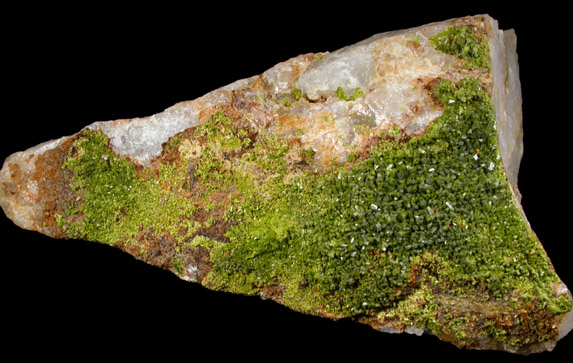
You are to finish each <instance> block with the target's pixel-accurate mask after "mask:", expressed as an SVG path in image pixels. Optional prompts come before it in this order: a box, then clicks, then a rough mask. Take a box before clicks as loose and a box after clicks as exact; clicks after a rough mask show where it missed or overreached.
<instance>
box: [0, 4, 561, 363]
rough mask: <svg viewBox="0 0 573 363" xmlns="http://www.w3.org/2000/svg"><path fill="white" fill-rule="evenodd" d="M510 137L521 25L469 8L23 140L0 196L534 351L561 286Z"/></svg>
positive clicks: (464, 338) (555, 325) (267, 293)
mask: <svg viewBox="0 0 573 363" xmlns="http://www.w3.org/2000/svg"><path fill="white" fill-rule="evenodd" d="M521 135H522V126H521V90H520V82H519V77H518V64H517V54H516V36H515V33H514V32H513V31H512V30H509V31H502V30H499V29H498V25H497V22H496V21H495V20H494V19H492V18H491V17H489V16H487V15H482V16H473V17H465V18H459V19H452V20H448V21H444V22H440V23H434V24H429V25H425V26H421V27H418V28H414V29H409V30H403V31H396V32H390V33H384V34H379V35H375V36H373V37H371V38H369V39H366V40H364V41H362V42H360V43H357V44H354V45H352V46H348V47H345V48H343V49H340V50H338V51H334V52H332V53H317V54H304V55H299V56H297V57H294V58H292V59H289V60H287V61H285V62H284V63H280V64H277V65H276V66H274V67H273V68H271V69H269V70H268V71H266V72H264V73H263V74H261V75H259V76H254V77H251V78H247V79H242V80H239V81H237V82H235V83H232V84H230V85H228V86H226V87H223V88H220V89H217V90H214V91H212V92H210V93H208V94H206V95H204V96H203V97H200V98H198V99H196V100H193V101H187V102H181V103H178V104H176V105H174V106H173V107H171V108H168V109H166V110H165V111H163V112H161V113H159V114H156V115H153V116H150V117H143V118H134V119H129V120H116V121H108V122H96V123H94V124H92V125H89V126H87V127H86V128H84V129H83V130H81V131H80V132H78V133H76V134H74V135H71V136H67V137H62V138H61V139H59V140H54V141H49V142H47V143H44V144H41V145H38V146H36V147H33V148H31V149H29V150H26V151H23V152H17V153H15V154H13V155H11V156H10V157H8V158H7V160H6V161H5V162H4V165H3V169H2V171H1V172H0V203H1V205H2V208H3V210H4V212H5V214H6V216H7V217H8V218H10V219H12V220H13V221H14V223H15V224H17V225H18V226H20V227H22V228H25V229H29V230H34V231H38V232H40V233H43V234H46V235H48V236H52V237H55V238H72V239H84V240H89V241H97V242H101V243H104V244H108V245H110V246H115V247H117V248H120V249H122V250H123V251H125V252H127V253H130V254H132V255H133V256H135V257H136V258H138V259H140V260H143V261H145V262H147V263H149V264H152V265H156V266H159V267H161V268H165V269H168V270H170V271H172V272H173V273H175V274H177V275H178V276H180V277H181V278H182V279H184V280H187V281H193V282H197V283H200V284H202V285H203V286H205V287H207V288H210V289H215V290H221V291H227V292H231V293H237V294H246V295H259V296H262V297H264V298H268V299H272V300H274V301H276V302H278V303H280V304H283V305H285V306H287V307H289V308H291V309H293V310H295V311H298V312H301V313H306V314H313V315H319V316H323V317H327V318H332V319H340V318H352V319H355V320H356V321H358V322H361V323H364V324H368V325H370V326H372V327H373V328H375V329H377V330H380V331H384V332H391V333H401V332H406V333H413V334H422V333H424V332H425V333H429V334H433V335H436V336H437V337H439V338H440V339H442V340H444V341H448V342H451V343H453V344H455V345H456V346H458V347H462V348H468V349H500V350H506V351H510V352H516V353H520V354H528V353H532V352H538V351H543V350H551V349H553V347H554V346H555V344H556V342H557V341H558V340H559V339H560V338H561V337H563V336H564V335H565V334H567V333H568V331H569V330H570V329H571V325H572V318H571V308H572V300H571V293H570V292H569V290H568V289H567V287H566V286H565V285H564V284H563V283H562V282H561V280H560V279H559V277H558V276H557V274H556V272H555V271H554V268H553V266H552V264H551V262H550V260H549V259H548V257H547V255H546V253H545V251H544V249H543V247H542V245H541V244H540V242H539V241H538V239H537V237H536V235H535V234H534V232H533V231H532V230H531V228H530V226H529V224H528V222H527V220H526V217H525V215H524V214H523V211H522V209H521V205H520V194H519V191H518V189H517V173H518V168H519V163H520V160H521V155H522V140H521ZM381 339H383V337H381Z"/></svg>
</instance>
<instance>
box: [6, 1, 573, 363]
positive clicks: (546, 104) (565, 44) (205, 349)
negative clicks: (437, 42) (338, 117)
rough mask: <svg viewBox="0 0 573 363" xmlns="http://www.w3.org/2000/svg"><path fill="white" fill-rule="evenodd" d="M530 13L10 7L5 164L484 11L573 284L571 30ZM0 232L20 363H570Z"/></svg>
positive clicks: (539, 214) (10, 344)
mask: <svg viewBox="0 0 573 363" xmlns="http://www.w3.org/2000/svg"><path fill="white" fill-rule="evenodd" d="M520 4H521V5H519V7H518V8H506V6H503V5H501V4H495V5H485V4H481V5H475V6H469V5H458V6H451V5H448V4H446V3H444V2H440V3H435V4H430V5H426V6H420V5H412V4H407V5H406V4H404V5H401V4H393V5H392V6H388V5H385V4H384V3H383V2H379V3H375V5H371V4H368V3H366V2H356V3H351V2H341V3H339V4H337V5H335V4H334V3H333V2H325V3H322V4H321V3H318V4H316V5H313V6H312V8H311V7H309V4H306V3H304V2H298V3H294V2H284V3H282V4H278V5H273V6H272V7H271V6H269V5H268V4H265V3H263V4H262V5H260V6H246V5H242V4H241V5H237V4H235V5H231V6H229V5H223V4H221V3H217V4H206V6H205V4H201V5H199V3H198V4H197V5H187V6H185V7H180V6H175V5H174V6H171V7H169V6H162V7H161V8H160V9H159V8H157V7H156V6H155V5H141V4H137V5H132V6H129V7H123V6H118V5H115V6H104V5H102V4H101V3H98V4H93V5H83V6H82V7H81V8H79V7H74V6H65V7H64V6H61V7H54V6H51V5H50V6H42V7H36V6H32V5H30V6H29V7H27V6H20V7H18V8H4V9H3V10H4V11H3V14H2V17H3V25H2V48H1V49H2V53H1V54H2V57H1V58H2V61H3V62H4V66H3V68H2V69H3V72H2V88H3V91H4V96H2V98H1V104H2V108H1V109H2V116H0V117H2V121H3V122H2V136H3V137H2V142H1V143H0V160H4V158H5V157H7V156H8V155H10V154H11V153H13V152H16V151H20V150H25V149H27V148H28V147H31V146H34V145H37V144H38V143H40V142H43V141H47V140H49V139H55V138H59V137H60V136H63V135H70V134H73V133H75V132H77V131H79V130H80V129H81V128H82V127H84V126H86V125H88V124H91V123H92V122H95V121H105V120H113V119H119V118H133V117H140V116H148V115H151V114H154V113H157V112H160V111H162V110H164V109H165V108H167V107H169V106H171V105H173V104H175V103H176V102H179V101H184V100H191V99H194V98H196V97H199V96H201V95H203V94H205V93H207V92H209V91H211V90H213V89H215V88H218V87H220V86H224V85H226V84H229V83H231V82H233V81H235V80H238V79H241V78H246V77H250V76H252V75H257V74H260V73H262V72H263V71H265V70H266V69H268V68H270V67H272V66H273V65H275V64H276V63H278V62H281V61H284V60H287V59H288V58H290V57H294V56H297V55H299V54H302V53H309V52H319V51H333V50H336V49H338V48H341V47H343V46H345V45H349V44H352V43H355V42H358V41H360V40H362V39H365V38H367V37H369V36H371V35H373V34H376V33H380V32H384V31H389V30H397V29H403V28H409V27H413V26H418V25H422V24H425V23H428V22H433V21H441V20H445V19H449V18H453V17H459V16H464V15H475V14H483V13H488V14H490V15H492V16H493V17H494V18H496V19H497V20H498V21H499V24H500V27H501V28H502V29H509V28H513V29H515V30H516V32H517V36H518V54H519V62H520V76H521V83H522V92H523V100H524V104H523V112H524V130H525V131H524V143H525V154H524V157H523V161H522V164H521V169H520V179H519V187H520V191H521V193H522V195H523V201H522V202H523V207H524V210H525V212H526V214H527V216H528V218H529V221H530V223H531V225H532V227H533V229H534V231H536V233H537V234H538V236H539V238H540V240H541V241H542V242H543V244H544V246H545V248H546V250H547V252H548V254H549V256H550V258H551V260H552V261H553V263H554V265H555V268H556V270H557V272H558V273H559V275H560V276H561V277H562V279H563V281H564V282H565V283H566V284H567V285H568V286H573V274H572V268H571V262H570V253H569V249H570V244H571V237H570V224H571V222H570V218H567V217H570V215H571V213H570V210H566V211H565V210H562V209H560V208H561V207H562V206H563V205H569V203H570V202H571V200H570V198H569V194H568V192H569V187H570V180H569V178H568V174H567V172H568V169H569V165H570V161H569V159H568V155H569V148H570V146H571V143H570V141H569V138H570V135H569V133H568V124H569V123H570V122H571V116H570V114H571V113H570V111H569V109H570V104H571V101H570V94H571V91H570V90H569V89H568V88H569V87H570V86H569V85H568V84H569V82H570V81H569V78H570V76H571V75H570V71H569V68H570V67H571V66H570V59H571V57H570V56H569V55H567V54H566V51H567V50H568V49H569V48H570V47H571V39H570V38H571V36H570V35H569V34H568V33H567V31H566V30H567V26H568V20H567V19H565V15H563V16H562V15H560V14H563V12H564V9H560V8H558V7H555V6H553V5H552V4H550V3H549V2H545V3H543V4H545V6H544V5H543V4H542V5H541V8H537V9H529V8H527V7H528V6H529V5H525V2H521V3H520ZM197 6H199V7H197ZM201 6H204V7H201ZM537 6H540V5H539V4H538V5H537ZM566 128H567V129H566ZM0 223H1V232H2V234H1V237H0V241H1V245H0V246H1V247H0V248H1V249H0V251H1V252H0V258H1V260H2V275H1V276H2V280H1V283H2V285H1V290H0V294H1V295H0V296H1V299H2V303H3V308H2V312H3V313H2V314H1V319H2V321H1V325H0V329H2V332H3V333H4V336H5V337H8V338H7V339H6V338H3V339H2V340H1V343H0V344H1V346H2V348H3V349H6V350H7V351H11V352H15V353H17V354H19V356H21V357H28V356H30V355H32V354H39V355H41V356H43V357H62V356H75V357H79V358H82V357H92V356H100V357H108V356H109V357H119V355H123V356H126V357H128V356H135V355H140V356H143V357H150V358H151V357H158V358H161V359H162V360H167V359H176V357H181V358H183V359H186V360H198V359H213V358H214V359H217V358H223V359H229V358H234V359H235V358H248V359H251V360H255V361H258V360H271V359H273V360H274V359H277V358H279V359H280V358H287V359H296V360H299V359H302V360H305V361H306V360H310V359H316V360H317V361H319V360H320V361H328V360H332V359H335V358H340V359H348V358H352V359H354V360H363V359H373V360H378V361H384V360H386V359H389V358H391V357H400V359H402V360H404V361H416V362H434V361H460V360H463V361H478V360H479V361H483V360H488V359H503V360H505V361H508V362H521V361H524V362H532V361H535V362H538V361H539V362H541V361H542V362H563V361H565V357H571V356H572V353H573V339H572V338H573V336H568V337H566V338H565V339H563V340H562V341H561V342H559V343H558V345H557V347H556V348H555V350H554V351H553V352H551V353H542V354H535V355H531V356H528V357H521V356H515V355H511V354H508V353H503V352H479V351H465V350H459V349H457V348H456V347H454V346H451V345H450V344H448V343H443V342H441V341H439V340H438V339H436V338H434V337H431V336H422V337H416V336H410V335H405V334H404V335H390V334H383V333H379V332H376V331H374V330H372V329H371V328H369V327H366V326H362V325H360V324H357V323H352V322H349V321H338V322H334V321H329V320H326V319H321V318H315V317H309V316H304V315H302V314H298V313H295V312H292V311H290V310H288V309H286V308H284V307H282V306H279V305H278V304H275V303H272V302H269V301H263V300H261V299H259V298H249V297H242V296H234V295H231V294H224V293H217V292H212V291H209V290H206V289H204V288H202V287H200V286H198V285H196V284H191V283H187V282H184V281H182V280H179V279H178V278H177V277H176V276H174V275H172V274H171V273H169V272H166V271H163V270H160V269H157V268H153V267H150V266H147V265H146V264H144V263H142V262H139V261H136V260H135V259H133V258H132V257H130V256H128V255H126V254H124V253H122V252H120V251H118V250H115V249H114V248H111V247H106V246H103V245H99V244H96V243H90V242H83V241H75V240H55V239H51V238H47V237H45V236H43V235H40V234H38V233H36V232H29V231H24V230H21V229H19V228H18V227H16V226H15V225H13V224H12V222H10V221H9V220H8V219H7V218H5V217H4V216H2V218H0ZM77 354H79V355H77Z"/></svg>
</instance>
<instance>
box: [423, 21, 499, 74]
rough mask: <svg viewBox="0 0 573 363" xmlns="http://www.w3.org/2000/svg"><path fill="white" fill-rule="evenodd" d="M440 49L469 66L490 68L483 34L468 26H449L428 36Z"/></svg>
mask: <svg viewBox="0 0 573 363" xmlns="http://www.w3.org/2000/svg"><path fill="white" fill-rule="evenodd" d="M430 41H431V42H432V44H433V45H434V46H435V47H436V48H437V49H438V50H440V51H442V52H444V53H447V54H451V55H455V56H457V57H458V58H460V59H463V60H465V61H467V62H468V63H469V64H470V65H471V66H475V67H483V68H487V69H489V68H490V64H489V47H488V45H487V41H486V39H485V35H481V36H480V35H477V34H476V31H475V30H474V29H473V28H471V27H469V26H451V27H448V28H446V29H445V30H444V31H443V32H441V33H439V34H436V35H434V36H433V37H431V38H430Z"/></svg>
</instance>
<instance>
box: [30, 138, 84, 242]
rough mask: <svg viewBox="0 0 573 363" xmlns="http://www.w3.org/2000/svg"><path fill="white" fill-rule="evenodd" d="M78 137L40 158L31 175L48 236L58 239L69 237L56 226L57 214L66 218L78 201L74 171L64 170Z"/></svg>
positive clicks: (66, 141) (40, 223) (42, 221)
mask: <svg viewBox="0 0 573 363" xmlns="http://www.w3.org/2000/svg"><path fill="white" fill-rule="evenodd" d="M77 138H78V137H77V136H75V137H70V138H68V139H67V140H65V141H64V142H62V143H61V144H60V145H58V146H57V147H55V148H53V149H51V150H48V151H46V152H44V153H42V154H40V155H38V156H37V157H36V160H35V163H34V166H35V172H34V174H33V175H32V176H31V177H32V179H33V180H34V181H36V183H37V186H38V201H40V203H39V205H41V206H42V213H41V216H42V220H41V221H39V222H38V224H39V225H43V227H44V233H46V234H48V235H51V236H53V237H56V238H67V234H66V233H65V232H64V231H62V230H61V229H60V228H59V227H58V224H57V223H56V217H55V216H56V215H62V216H63V215H66V210H67V209H68V206H69V205H71V204H72V203H73V201H74V200H75V199H76V198H78V196H77V195H76V193H74V191H72V189H71V188H70V180H71V178H72V176H73V175H72V172H70V171H69V170H64V169H62V165H63V164H64V162H65V160H66V157H67V155H68V151H69V149H70V147H71V145H72V144H73V143H74V141H76V139H77Z"/></svg>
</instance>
